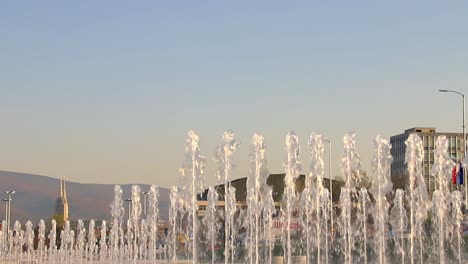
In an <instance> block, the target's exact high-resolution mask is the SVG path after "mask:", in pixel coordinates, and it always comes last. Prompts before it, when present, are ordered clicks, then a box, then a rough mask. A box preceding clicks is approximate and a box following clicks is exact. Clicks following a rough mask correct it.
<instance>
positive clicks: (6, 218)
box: [2, 198, 10, 234]
mask: <svg viewBox="0 0 468 264" xmlns="http://www.w3.org/2000/svg"><path fill="white" fill-rule="evenodd" d="M2 201H4V202H5V224H7V223H8V201H10V200H9V199H6V198H5V199H2ZM3 228H5V231H6V232H7V234H8V228H7V227H6V226H4V227H3Z"/></svg>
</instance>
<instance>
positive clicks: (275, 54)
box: [0, 1, 468, 186]
mask: <svg viewBox="0 0 468 264" xmlns="http://www.w3.org/2000/svg"><path fill="white" fill-rule="evenodd" d="M252 2H255V3H252ZM467 14H468V2H467V1H8V2H7V1H3V2H2V3H1V4H0V36H1V39H0V40H1V41H0V124H1V126H0V169H2V170H12V171H19V172H30V173H37V174H44V175H50V176H53V177H59V176H62V175H63V176H66V177H67V178H68V179H70V180H74V181H80V182H98V183H155V184H159V185H161V186H170V185H172V184H176V183H177V178H178V174H177V171H178V168H179V166H180V165H181V163H182V160H183V157H184V154H183V151H184V142H185V136H186V133H187V131H188V130H189V129H191V128H193V129H195V130H196V131H197V132H198V133H199V135H200V136H201V138H202V142H201V150H202V152H203V153H204V154H205V155H206V156H207V158H208V160H209V163H210V166H209V168H208V170H207V174H206V178H207V179H208V182H209V183H214V182H215V176H214V169H213V167H214V166H213V165H212V164H213V162H212V157H213V152H214V148H215V146H216V145H217V144H218V142H219V139H220V137H221V134H222V132H223V131H225V130H227V129H232V130H234V131H235V132H236V133H237V135H238V137H239V138H240V139H241V141H242V145H241V148H240V149H239V151H238V153H237V155H236V160H235V162H236V164H237V165H238V168H237V170H236V172H235V177H236V178H237V177H242V176H246V175H247V174H248V167H247V161H248V144H249V141H250V138H251V136H252V134H253V133H254V132H259V133H261V134H263V135H264V136H265V138H266V140H267V144H268V152H267V155H268V159H269V168H270V171H271V172H275V173H278V172H282V171H283V166H282V160H283V158H284V155H285V153H284V137H285V135H286V133H287V131H289V130H294V131H296V132H297V133H298V135H299V136H300V140H301V142H302V146H303V148H302V157H303V161H304V164H303V167H304V168H305V169H306V168H307V167H308V153H307V149H306V142H307V137H308V135H309V133H310V132H312V131H316V132H320V133H323V134H324V135H325V136H327V137H329V138H331V139H332V140H333V142H334V147H333V152H334V155H333V158H334V160H335V162H334V171H335V172H338V169H339V167H338V165H337V164H338V158H339V157H340V156H341V152H342V143H341V141H342V136H343V135H344V134H345V133H346V132H348V131H355V132H356V133H357V136H358V145H357V147H358V151H359V152H360V154H361V156H362V164H363V167H364V168H365V169H366V170H369V168H370V166H369V164H370V160H371V157H372V155H373V153H372V151H373V150H372V145H371V142H372V140H373V138H374V137H375V136H376V135H377V133H382V134H383V135H385V136H387V137H388V136H391V135H394V134H397V133H401V132H402V131H403V130H404V129H406V128H409V127H414V126H435V127H437V129H438V130H439V131H460V130H461V125H460V123H461V100H460V99H459V98H458V97H456V96H455V95H451V94H440V93H437V90H438V89H456V90H459V91H461V92H468V64H467V62H468V34H467V33H468V15H467ZM305 171H306V170H305ZM369 173H370V172H369Z"/></svg>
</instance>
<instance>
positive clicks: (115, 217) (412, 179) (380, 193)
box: [0, 131, 468, 264]
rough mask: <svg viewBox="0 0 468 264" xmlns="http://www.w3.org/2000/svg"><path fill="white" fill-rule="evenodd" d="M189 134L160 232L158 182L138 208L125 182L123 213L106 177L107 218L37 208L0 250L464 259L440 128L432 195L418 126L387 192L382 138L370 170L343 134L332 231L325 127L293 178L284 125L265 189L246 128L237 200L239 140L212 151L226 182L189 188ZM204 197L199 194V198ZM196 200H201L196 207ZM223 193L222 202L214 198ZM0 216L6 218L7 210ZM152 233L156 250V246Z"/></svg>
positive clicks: (192, 172)
mask: <svg viewBox="0 0 468 264" xmlns="http://www.w3.org/2000/svg"><path fill="white" fill-rule="evenodd" d="M199 140H200V139H199V137H198V135H197V134H196V133H195V132H193V131H190V132H189V134H188V136H187V144H186V159H185V163H184V166H183V168H182V169H181V171H180V172H181V176H182V177H181V178H182V182H181V185H180V186H178V187H175V186H174V187H172V188H171V190H170V207H169V221H168V227H167V228H168V230H167V234H163V232H162V230H161V229H160V226H159V225H158V224H159V221H160V217H159V213H160V212H159V202H158V195H159V190H158V187H157V186H155V185H152V186H151V187H150V190H149V192H148V197H149V200H148V201H149V207H148V211H147V214H146V215H142V205H141V202H140V196H141V189H140V187H139V186H136V185H135V186H132V191H131V204H130V205H131V206H130V207H129V209H130V210H129V212H128V213H129V218H128V219H124V217H125V209H124V205H123V200H122V195H123V191H122V188H120V186H115V188H114V199H113V201H112V203H111V204H110V212H111V219H110V221H106V220H107V219H100V220H96V221H95V220H93V219H91V220H89V224H88V222H86V225H87V227H88V229H86V228H85V221H83V220H81V219H79V220H77V222H76V223H74V224H72V223H71V222H69V221H64V222H61V223H60V222H59V223H60V224H59V225H58V222H57V221H56V220H54V219H52V220H51V221H47V222H46V221H43V220H41V221H39V223H38V226H37V234H35V232H34V231H33V230H36V229H35V228H34V226H33V223H31V222H29V221H28V222H26V223H25V224H24V226H22V225H21V223H20V222H18V221H16V222H14V225H13V227H12V229H11V230H9V232H4V231H3V230H0V261H1V262H2V263H17V262H21V261H22V262H30V263H34V262H36V263H86V262H89V263H91V262H92V263H98V264H101V263H102V264H104V263H145V264H146V263H188V262H191V263H208V262H209V263H222V262H224V263H228V262H231V263H247V262H248V263H282V262H278V261H282V260H283V259H284V263H306V262H307V263H315V262H316V263H339V262H344V263H356V262H362V263H387V262H399V263H415V262H418V263H465V262H466V260H467V257H468V256H467V255H468V254H467V252H468V248H467V245H466V244H465V243H464V240H465V238H464V237H463V232H462V229H463V228H466V227H464V221H466V220H465V219H464V215H463V212H462V210H463V209H462V206H463V195H462V193H461V192H460V191H457V190H455V191H453V192H450V188H449V180H450V175H451V169H452V168H453V166H454V163H453V162H452V161H451V158H450V156H449V153H448V151H447V150H448V142H447V139H446V138H445V137H440V138H438V139H437V141H436V149H435V152H434V164H433V166H432V170H431V176H432V177H433V178H434V179H435V184H434V186H435V191H434V193H433V195H432V199H430V196H429V194H428V193H427V191H426V183H425V181H424V178H423V174H422V161H423V158H424V148H423V145H422V141H421V139H420V138H419V137H418V136H416V135H411V136H410V137H409V138H408V140H407V141H406V146H407V147H406V164H407V168H408V183H407V186H405V190H402V189H397V190H396V191H395V193H394V195H393V192H392V183H391V180H390V164H391V162H392V157H391V155H390V149H391V146H390V144H389V142H388V140H387V139H385V138H383V137H382V136H380V135H379V136H377V137H376V138H375V140H374V149H375V154H374V157H373V160H372V163H371V165H372V173H371V175H370V179H371V182H368V181H367V179H365V178H364V174H363V172H362V171H361V167H360V158H359V155H358V153H357V151H356V136H355V134H354V133H349V134H346V135H345V136H344V139H343V142H344V151H343V156H342V159H341V163H340V164H341V171H342V177H343V180H344V186H343V188H342V189H341V194H340V196H339V206H338V208H337V212H336V213H337V215H339V218H338V229H337V230H335V232H333V234H332V231H331V229H330V215H331V214H332V213H334V212H331V211H330V208H331V207H330V203H331V197H330V194H329V192H328V189H326V188H325V186H324V185H323V182H324V160H323V154H324V147H323V145H324V139H323V137H322V136H321V135H320V134H316V133H312V134H311V135H310V137H309V140H308V144H307V147H308V150H309V152H310V166H309V170H308V173H307V174H306V175H305V177H304V186H303V187H298V185H296V182H299V181H300V180H299V173H300V171H301V163H300V159H299V149H300V148H299V140H298V137H297V135H296V134H295V133H294V132H290V133H288V134H287V136H286V159H285V162H284V167H285V170H286V174H285V177H284V192H283V193H282V195H278V193H274V191H273V188H272V186H269V185H268V184H267V179H268V177H269V174H268V170H267V167H266V165H267V163H266V157H265V156H266V146H265V142H264V138H263V136H261V135H259V134H255V135H254V136H253V137H252V140H251V143H250V156H249V158H250V159H249V160H250V174H249V176H248V178H247V179H246V189H245V192H246V193H245V194H246V200H245V201H237V200H236V189H235V188H234V186H232V185H228V184H225V183H229V182H230V180H231V179H230V178H231V176H230V175H231V174H232V166H233V165H232V155H233V154H234V152H235V150H236V149H237V148H238V146H239V143H238V141H237V140H236V139H235V137H234V134H233V133H232V132H231V131H227V132H226V133H224V135H223V139H222V142H221V144H220V146H219V147H218V148H217V152H216V155H215V157H216V161H217V166H218V170H217V177H218V179H219V183H222V184H224V186H223V189H224V192H223V190H222V189H221V188H219V187H214V186H208V187H207V188H206V189H207V190H208V191H207V192H203V193H204V194H207V195H206V196H205V195H198V194H200V193H202V191H204V186H205V185H204V176H203V168H204V166H205V159H204V158H203V156H201V155H200V146H199ZM276 187H277V186H276ZM367 187H370V188H369V190H367ZM301 188H303V190H302V189H301ZM237 191H238V192H239V190H237ZM127 195H128V194H127ZM241 195H242V194H241ZM392 196H394V197H392ZM205 198H206V201H200V199H202V200H203V199H205ZM274 198H275V200H274ZM388 199H391V200H388ZM199 204H202V205H206V208H199V207H198V206H199ZM223 205H224V207H225V210H224V211H223V210H221V208H220V207H221V206H223ZM277 207H280V211H278V210H277ZM46 223H47V225H46ZM2 224H3V226H6V225H7V224H6V223H5V221H4V222H3V223H2ZM75 224H76V227H74V225H75ZM108 224H109V225H108ZM48 225H49V227H48V228H47V226H48ZM223 227H224V230H223ZM36 236H37V238H36ZM107 238H108V239H107ZM35 241H37V242H35ZM276 242H278V243H276ZM161 245H164V248H165V251H166V254H162V253H161V252H162V251H161V250H160V246H161Z"/></svg>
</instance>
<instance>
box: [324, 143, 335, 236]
mask: <svg viewBox="0 0 468 264" xmlns="http://www.w3.org/2000/svg"><path fill="white" fill-rule="evenodd" d="M324 140H325V141H326V142H328V178H329V180H330V225H331V231H332V233H333V181H332V172H331V155H332V142H331V140H330V139H328V138H325V139H324Z"/></svg>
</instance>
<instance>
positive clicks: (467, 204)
mask: <svg viewBox="0 0 468 264" xmlns="http://www.w3.org/2000/svg"><path fill="white" fill-rule="evenodd" d="M439 92H442V93H456V94H458V95H460V96H461V97H462V100H463V123H462V127H463V160H464V159H465V157H466V133H465V95H464V94H462V93H460V92H457V91H453V90H439ZM463 172H465V166H463ZM463 175H464V176H465V180H464V182H463V183H464V184H465V210H466V209H468V183H467V182H466V181H467V179H468V177H467V176H466V173H463Z"/></svg>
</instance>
